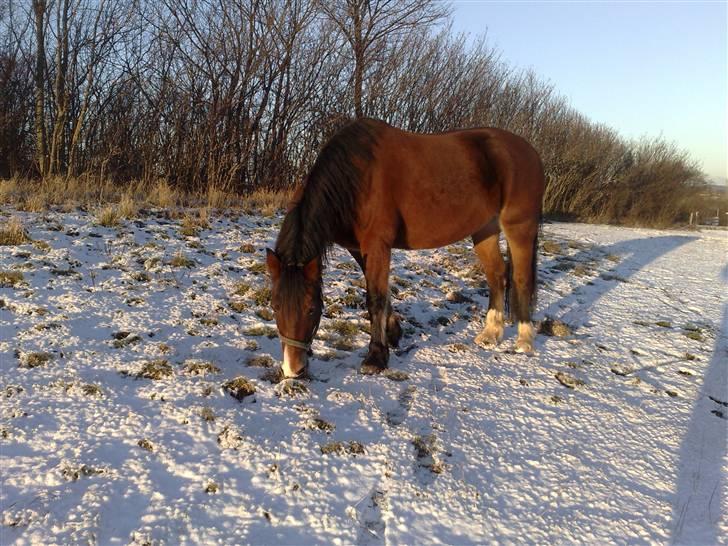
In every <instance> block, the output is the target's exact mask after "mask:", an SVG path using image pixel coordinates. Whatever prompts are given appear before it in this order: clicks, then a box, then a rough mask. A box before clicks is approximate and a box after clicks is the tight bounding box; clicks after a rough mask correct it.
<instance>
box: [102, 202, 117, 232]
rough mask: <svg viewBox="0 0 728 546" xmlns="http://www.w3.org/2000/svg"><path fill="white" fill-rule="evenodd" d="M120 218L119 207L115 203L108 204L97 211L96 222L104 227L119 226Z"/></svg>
mask: <svg viewBox="0 0 728 546" xmlns="http://www.w3.org/2000/svg"><path fill="white" fill-rule="evenodd" d="M120 219H121V216H120V214H119V208H118V207H116V206H113V205H107V206H106V207H104V208H102V209H101V210H99V211H98V212H97V213H96V223H98V224H99V225H100V226H103V227H107V228H113V227H117V226H118V225H119V220H120Z"/></svg>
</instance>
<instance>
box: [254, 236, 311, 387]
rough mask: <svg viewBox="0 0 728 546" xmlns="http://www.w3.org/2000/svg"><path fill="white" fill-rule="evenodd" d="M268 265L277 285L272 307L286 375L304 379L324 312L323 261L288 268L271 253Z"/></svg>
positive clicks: (273, 294)
mask: <svg viewBox="0 0 728 546" xmlns="http://www.w3.org/2000/svg"><path fill="white" fill-rule="evenodd" d="M266 262H267V265H268V273H270V278H271V281H272V284H273V288H272V290H271V304H272V306H273V311H274V312H275V316H276V325H277V326H278V337H279V338H280V339H281V348H282V349H283V375H284V376H285V377H301V376H302V375H304V374H305V372H306V368H307V366H308V356H309V353H310V350H311V342H312V341H313V337H314V336H315V335H316V330H317V329H318V325H319V322H320V320H321V312H322V310H323V300H322V296H321V260H320V258H318V257H315V258H313V259H312V260H311V261H309V262H308V263H306V264H286V263H283V262H282V261H281V259H280V258H279V257H278V255H277V254H276V253H275V252H274V251H272V250H270V249H267V256H266Z"/></svg>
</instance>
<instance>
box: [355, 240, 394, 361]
mask: <svg viewBox="0 0 728 546" xmlns="http://www.w3.org/2000/svg"><path fill="white" fill-rule="evenodd" d="M349 253H350V254H351V256H352V257H353V258H354V260H355V261H356V263H358V264H359V267H361V270H362V273H364V276H365V277H366V266H365V263H364V256H362V255H361V252H359V251H358V250H354V249H349ZM367 307H369V291H368V290H367ZM400 339H402V327H401V326H400V325H399V317H398V316H397V314H396V313H395V312H394V311H393V310H392V306H391V305H390V306H389V307H388V315H387V343H388V344H389V346H390V347H397V346H398V345H399V341H400Z"/></svg>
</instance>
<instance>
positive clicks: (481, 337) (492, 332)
mask: <svg viewBox="0 0 728 546" xmlns="http://www.w3.org/2000/svg"><path fill="white" fill-rule="evenodd" d="M501 339H503V311H498V310H496V309H488V313H486V315H485V327H484V328H483V331H482V332H481V333H480V334H478V336H477V337H476V338H475V343H477V344H478V345H485V346H492V345H496V344H497V343H498V342H499V341H500V340H501Z"/></svg>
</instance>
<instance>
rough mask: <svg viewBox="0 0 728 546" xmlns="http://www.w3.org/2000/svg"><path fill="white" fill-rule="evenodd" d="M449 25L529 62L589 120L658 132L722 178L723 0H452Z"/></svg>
mask: <svg viewBox="0 0 728 546" xmlns="http://www.w3.org/2000/svg"><path fill="white" fill-rule="evenodd" d="M452 6H453V20H454V22H453V30H455V31H456V32H466V33H470V34H472V35H480V34H483V33H485V32H486V31H487V35H488V39H489V42H490V44H491V45H494V46H496V47H497V48H498V49H499V50H500V51H501V53H502V55H503V58H504V59H505V60H507V61H508V62H509V63H510V64H512V65H515V66H518V67H521V68H533V69H534V70H535V71H536V72H537V73H538V74H540V75H541V76H542V77H543V78H544V79H546V80H549V81H551V82H552V83H553V84H554V86H555V87H556V89H557V90H558V91H559V92H560V93H561V94H562V95H565V96H566V97H568V98H569V99H570V101H571V104H572V105H573V106H575V107H576V108H577V109H579V110H580V111H581V112H583V113H584V114H586V115H587V116H589V117H590V118H591V119H592V120H594V121H598V122H602V123H606V124H607V125H610V126H612V127H614V128H615V129H617V130H618V131H619V132H620V133H621V134H622V135H623V136H625V137H627V138H637V137H640V136H642V135H650V136H657V135H662V136H663V137H665V138H666V139H667V140H670V141H674V142H675V143H676V144H678V146H679V147H681V148H683V149H686V150H687V151H688V152H689V153H690V154H691V156H692V157H693V158H695V159H696V160H698V162H699V165H700V166H701V168H702V169H703V171H704V172H705V173H706V174H708V175H709V176H711V177H716V178H718V177H719V178H726V177H727V176H728V175H727V173H726V147H727V146H728V142H727V137H726V118H727V117H728V110H727V107H726V104H727V102H728V88H727V85H726V80H727V79H728V67H727V66H726V51H727V49H728V45H727V43H726V26H727V24H728V14H727V10H726V2H725V1H717V2H715V1H714V2H708V1H688V2H682V1H681V2H666V1H657V2H655V1H621V2H617V1H598V2H594V1H581V2H565V1H548V2H547V1H540V2H539V1H499V0H496V1H491V0H455V1H453V2H452Z"/></svg>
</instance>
